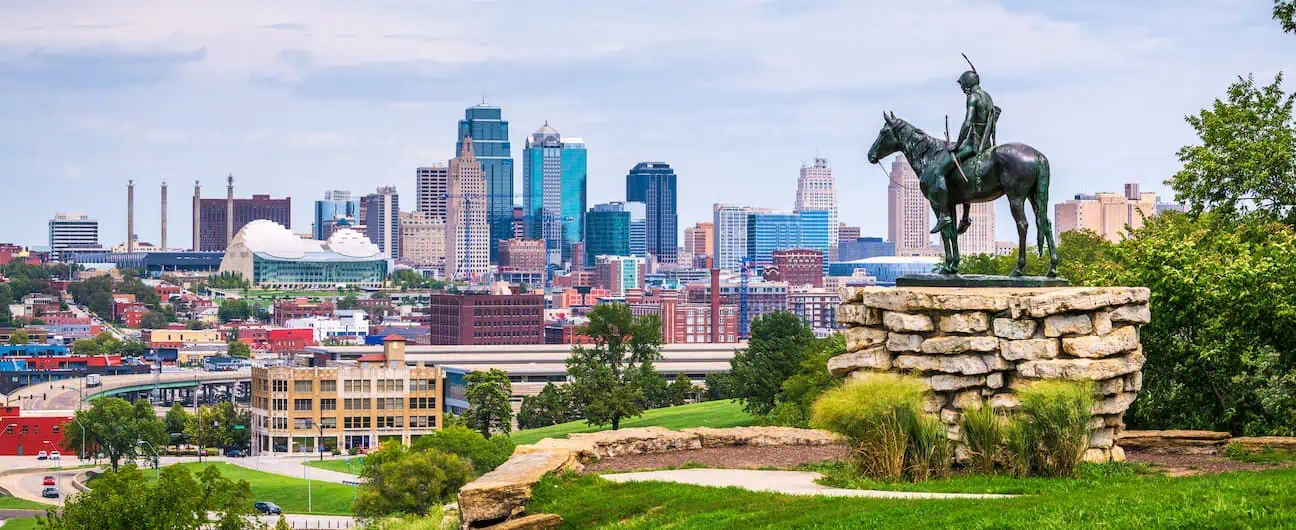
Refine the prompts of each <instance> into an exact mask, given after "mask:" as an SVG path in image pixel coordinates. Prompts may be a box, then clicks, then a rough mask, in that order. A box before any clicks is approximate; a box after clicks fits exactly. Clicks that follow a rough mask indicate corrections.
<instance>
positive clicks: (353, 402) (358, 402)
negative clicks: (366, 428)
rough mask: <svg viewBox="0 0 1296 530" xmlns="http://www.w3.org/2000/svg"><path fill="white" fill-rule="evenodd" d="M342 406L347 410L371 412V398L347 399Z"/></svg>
mask: <svg viewBox="0 0 1296 530" xmlns="http://www.w3.org/2000/svg"><path fill="white" fill-rule="evenodd" d="M342 405H343V408H345V409H346V410H369V398H346V399H345V400H343V402H342Z"/></svg>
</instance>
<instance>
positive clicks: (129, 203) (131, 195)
mask: <svg viewBox="0 0 1296 530" xmlns="http://www.w3.org/2000/svg"><path fill="white" fill-rule="evenodd" d="M126 252H135V181H134V180H130V181H127V183H126Z"/></svg>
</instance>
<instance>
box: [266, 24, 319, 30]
mask: <svg viewBox="0 0 1296 530" xmlns="http://www.w3.org/2000/svg"><path fill="white" fill-rule="evenodd" d="M261 27H262V28H263V29H273V30H279V31H310V26H307V25H306V24H295V23H284V22H281V23H278V24H266V25H264V26H261Z"/></svg>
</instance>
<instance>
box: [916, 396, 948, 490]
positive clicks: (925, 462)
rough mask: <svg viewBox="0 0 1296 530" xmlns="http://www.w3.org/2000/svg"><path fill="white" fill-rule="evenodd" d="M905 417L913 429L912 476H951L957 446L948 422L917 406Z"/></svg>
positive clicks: (925, 478) (921, 477) (923, 478)
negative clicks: (953, 440) (945, 422)
mask: <svg viewBox="0 0 1296 530" xmlns="http://www.w3.org/2000/svg"><path fill="white" fill-rule="evenodd" d="M904 417H905V421H904V423H905V424H906V425H907V427H908V431H909V478H910V479H912V480H914V481H921V480H927V479H929V478H933V477H936V478H945V477H948V476H949V471H950V456H952V455H951V453H952V452H953V448H952V445H951V444H950V441H949V436H948V434H947V431H946V429H945V424H944V423H941V421H940V418H937V417H936V416H935V415H932V414H923V413H922V412H921V410H920V409H917V408H913V409H908V411H907V413H906V414H905V416H904Z"/></svg>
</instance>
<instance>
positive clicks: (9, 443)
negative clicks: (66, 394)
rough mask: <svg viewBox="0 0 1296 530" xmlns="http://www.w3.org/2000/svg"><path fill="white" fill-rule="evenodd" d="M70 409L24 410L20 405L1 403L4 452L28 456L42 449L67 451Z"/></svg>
mask: <svg viewBox="0 0 1296 530" xmlns="http://www.w3.org/2000/svg"><path fill="white" fill-rule="evenodd" d="M69 421H72V417H71V416H68V415H67V414H66V413H60V414H52V415H44V414H42V415H36V414H32V413H30V412H29V413H28V414H23V413H22V410H21V408H20V407H0V455H6V456H28V455H34V454H36V453H38V452H40V451H59V452H63V424H64V423H67V422H69Z"/></svg>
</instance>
